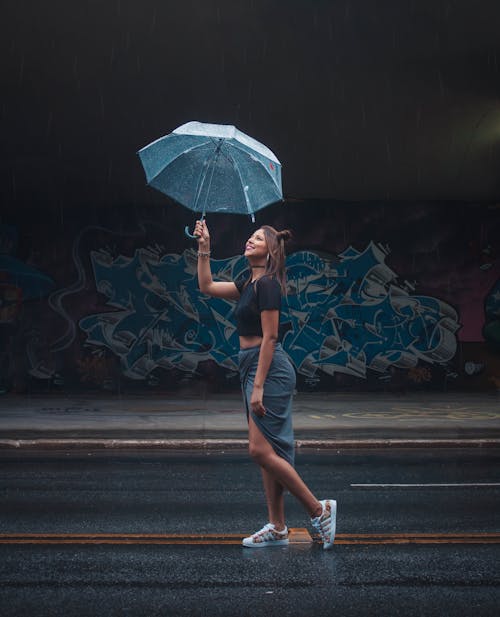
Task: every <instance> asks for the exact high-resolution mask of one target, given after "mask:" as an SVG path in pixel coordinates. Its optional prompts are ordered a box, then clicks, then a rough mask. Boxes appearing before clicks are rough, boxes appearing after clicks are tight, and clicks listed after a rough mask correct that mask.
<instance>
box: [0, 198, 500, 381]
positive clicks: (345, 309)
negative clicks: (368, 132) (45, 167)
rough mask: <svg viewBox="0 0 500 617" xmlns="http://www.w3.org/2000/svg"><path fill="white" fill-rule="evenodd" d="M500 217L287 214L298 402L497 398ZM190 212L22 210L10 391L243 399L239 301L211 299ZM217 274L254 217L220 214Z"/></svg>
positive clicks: (3, 356) (342, 210) (325, 209)
mask: <svg viewBox="0 0 500 617" xmlns="http://www.w3.org/2000/svg"><path fill="white" fill-rule="evenodd" d="M499 209H500V207H499V205H498V204H493V203H481V204H477V203H457V202H443V203H395V202H391V203H380V202H365V203H340V202H333V201H314V200H309V201H288V202H286V203H285V204H279V205H275V206H272V207H270V208H267V209H266V210H264V211H262V212H260V213H258V214H257V222H256V224H257V225H259V224H264V223H270V224H272V225H275V226H276V227H278V228H283V227H289V228H292V230H294V233H295V239H294V242H293V244H292V245H291V246H290V247H289V251H288V262H287V265H288V278H289V293H288V298H287V300H286V302H285V304H284V307H283V313H282V320H281V321H282V323H281V335H282V342H283V346H284V347H285V349H286V350H287V352H288V353H289V355H290V357H291V359H292V362H293V363H294V366H295V368H296V370H297V375H298V388H299V389H300V390H305V389H313V390H331V389H337V390H353V389H354V390H359V389H366V390H402V389H403V390H405V389H406V390H411V389H421V388H435V389H439V390H444V389H478V390H484V391H486V390H494V389H498V388H499V387H500V333H499V329H500V259H499V258H498V250H499V237H500V233H499V232H500V216H499ZM193 218H194V217H193V215H192V213H190V212H189V211H187V210H185V209H184V208H181V207H180V206H177V205H176V204H168V203H167V204H166V205H165V206H162V207H158V206H149V207H134V206H133V205H123V206H122V207H120V208H110V209H105V208H93V207H92V205H89V206H88V207H85V208H83V207H82V208H79V209H72V210H69V209H67V210H64V209H62V208H54V209H51V208H40V209H35V208H32V209H30V210H24V211H19V210H15V209H12V210H11V211H7V212H5V214H4V215H3V216H2V220H1V226H0V251H1V254H0V293H1V305H0V337H1V338H0V344H1V347H0V367H1V385H2V388H3V389H4V390H8V391H15V392H36V391H41V390H43V391H47V390H50V391H57V390H62V391H68V392H72V391H82V390H84V391H86V390H103V389H104V390H110V391H115V392H116V391H121V392H130V391H134V390H139V391H141V392H146V391H167V390H176V389H178V388H180V387H182V388H186V387H187V388H188V389H191V390H192V391H193V392H195V391H196V390H197V389H198V388H209V389H211V390H212V391H220V390H226V389H237V388H238V380H237V374H236V353H237V348H238V341H237V335H236V332H235V330H234V326H233V322H232V318H231V310H232V308H233V306H232V303H229V302H225V301H222V300H214V299H208V298H206V297H205V296H202V295H201V294H200V293H199V292H198V290H197V282H196V270H195V267H196V260H195V253H194V250H193V249H194V248H195V247H194V246H193V245H191V244H190V243H189V241H188V240H187V239H186V238H185V236H184V235H183V231H182V230H183V227H184V225H185V224H186V223H190V224H192V223H193ZM208 223H209V226H210V228H211V233H212V255H213V257H214V259H213V261H212V268H213V271H214V273H216V275H217V276H218V277H219V278H227V279H230V278H232V277H234V276H237V275H238V274H239V273H240V272H242V271H243V270H244V269H245V260H244V258H243V257H242V256H241V253H242V250H243V244H244V241H245V239H246V238H247V237H248V235H249V234H250V233H251V231H252V230H253V229H255V225H254V224H252V223H251V221H250V219H249V218H246V217H241V216H233V217H231V216H228V215H213V216H211V217H210V218H209V219H208Z"/></svg>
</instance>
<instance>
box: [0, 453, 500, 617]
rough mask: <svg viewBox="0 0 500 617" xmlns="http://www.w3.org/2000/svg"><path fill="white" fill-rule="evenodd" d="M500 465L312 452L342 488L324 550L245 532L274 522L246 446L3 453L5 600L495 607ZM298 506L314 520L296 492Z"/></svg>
mask: <svg viewBox="0 0 500 617" xmlns="http://www.w3.org/2000/svg"><path fill="white" fill-rule="evenodd" d="M499 463H500V452H498V451H496V450H493V449H488V450H479V449H474V450H463V451H459V450H446V451H418V452H415V451H410V452H409V451H405V452H395V451H391V452H387V451H382V450H379V451H372V452H366V451H364V452H362V453H360V452H358V453H357V452H352V451H344V452H336V453H326V452H321V453H313V454H304V453H301V454H299V455H298V458H297V468H298V470H299V472H300V473H301V475H302V476H303V478H304V479H305V480H306V482H307V483H308V484H309V485H310V487H311V488H312V490H313V491H314V492H315V493H316V494H317V496H318V497H319V498H325V497H334V498H336V499H337V500H338V504H339V515H338V543H337V544H336V545H335V547H334V549H333V550H332V551H331V552H325V551H323V550H322V548H321V546H319V545H318V544H316V543H313V542H302V543H299V544H292V545H291V546H289V547H287V548H273V549H260V550H256V549H254V550H252V549H243V548H242V547H241V546H240V545H239V539H238V535H246V534H247V533H251V532H253V531H255V530H256V529H258V528H260V527H261V526H262V525H263V524H264V523H265V522H266V520H265V505H264V500H263V496H262V492H261V487H260V475H259V473H258V471H257V470H256V468H255V467H254V465H253V464H252V463H251V462H250V461H249V460H248V458H247V456H246V455H244V454H243V455H240V454H235V453H214V452H212V453H193V452H183V453H172V452H170V453H169V452H163V453H161V452H138V453H134V452H128V453H123V452H122V453H120V452H102V451H101V452H78V453H65V452H59V453H58V452H52V453H49V452H44V453H36V452H31V453H19V452H18V453H16V452H3V453H1V454H0V470H1V472H0V497H1V504H2V505H1V517H0V521H1V522H0V542H5V543H0V555H1V559H0V586H1V600H0V607H1V610H2V614H3V615H31V614H36V615H102V614H106V615H228V616H229V615H232V616H237V615H252V616H255V615H257V616H258V615H266V616H267V617H269V616H270V615H274V614H280V615H312V614H315V615H334V614H335V615H399V614H405V615H496V614H497V607H498V605H499V601H500V574H499V569H498V558H499V556H500V544H499V542H500V537H499V531H500V525H499V524H498V521H499V516H498V511H499V505H500V474H499V469H500V465H499ZM287 512H288V521H287V522H288V525H289V526H290V527H294V528H297V529H302V528H308V520H307V516H305V515H304V513H303V512H302V509H301V507H300V506H299V504H297V503H296V502H295V500H294V499H293V498H292V497H291V496H287ZM9 534H13V535H15V536H16V538H17V540H16V538H13V537H12V535H11V536H9ZM37 534H38V535H37ZM47 534H57V536H58V537H57V538H52V539H49V542H51V543H49V544H45V543H44V544H40V543H37V542H40V541H42V537H41V536H44V537H46V536H47ZM68 534H69V535H70V537H69V539H68ZM75 534H79V535H80V539H81V536H82V535H83V538H84V539H85V541H86V542H89V543H86V544H79V543H77V542H78V540H77V538H76V537H75ZM99 534H100V535H99ZM186 534H194V535H195V536H197V537H196V538H194V539H193V538H191V539H189V538H186ZM207 534H211V536H210V537H209V538H208V543H207V544H199V543H194V544H193V543H192V542H199V541H200V539H204V540H205V541H206V540H207V538H206V537H204V536H206V535H207ZM103 536H106V538H107V539H108V542H110V543H107V544H103V543H102V542H103V541H104V540H103ZM139 536H141V537H142V538H143V539H142V540H141V538H140V537H139ZM144 536H148V538H147V539H144ZM151 536H153V537H151ZM179 536H181V541H182V542H183V543H182V544H172V543H171V542H172V541H173V540H172V539H173V538H177V539H179ZM214 536H215V537H214ZM23 537H24V541H23V540H22V538H23ZM26 537H28V542H29V543H25V542H26ZM110 538H111V539H110ZM130 538H132V540H133V541H134V542H135V543H129V542H130ZM182 538H184V540H182ZM217 538H219V540H217ZM228 539H229V540H231V541H234V542H235V543H233V544H224V543H223V542H224V541H227V540H228ZM68 541H69V542H70V543H69V544H67V543H66V542H68ZM146 542H147V543H146ZM395 542H396V543H395Z"/></svg>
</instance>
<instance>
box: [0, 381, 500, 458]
mask: <svg viewBox="0 0 500 617" xmlns="http://www.w3.org/2000/svg"><path fill="white" fill-rule="evenodd" d="M294 428H295V439H296V441H297V446H298V447H299V448H300V447H303V448H340V447H344V448H345V447H360V448H362V447H389V446H393V447H430V446H452V447H471V446H481V447H485V446H500V396H499V395H497V394H492V395H484V394H460V393H451V394H450V393H437V394H436V393H432V394H429V393H411V394H401V395H396V394H381V393H371V394H346V393H341V394H339V393H314V394H308V393H300V394H297V395H296V397H295V399H294ZM246 435H247V430H246V418H245V415H244V412H243V405H242V401H241V398H240V396H239V394H237V393H235V394H225V395H209V396H207V397H204V398H202V397H186V396H174V395H164V396H147V397H137V396H122V397H120V396H116V395H109V396H64V395H59V396H57V395H55V396H54V395H50V396H21V395H14V394H7V395H4V396H2V397H0V449H14V448H15V449H20V448H21V449H22V448H60V449H65V448H217V449H221V448H223V449H224V448H246V444H247V441H246Z"/></svg>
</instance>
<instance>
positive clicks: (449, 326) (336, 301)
mask: <svg viewBox="0 0 500 617" xmlns="http://www.w3.org/2000/svg"><path fill="white" fill-rule="evenodd" d="M387 254H388V250H387V248H384V247H382V246H380V245H375V244H374V243H370V244H369V245H368V247H367V248H366V249H365V250H364V251H363V252H359V251H357V250H356V249H354V248H352V247H349V248H348V249H347V250H346V251H344V252H343V253H342V254H341V255H340V256H339V260H338V261H337V262H333V261H332V260H329V259H326V258H323V257H321V256H319V255H318V254H316V253H313V252H309V251H301V252H297V253H294V254H292V255H290V256H289V257H288V258H287V277H288V284H289V288H288V294H287V297H286V299H285V301H284V306H283V311H282V314H281V327H282V330H283V332H284V334H283V339H282V342H283V347H284V348H285V350H286V351H287V352H288V354H289V356H290V358H291V360H292V362H293V363H294V365H295V368H296V370H297V372H298V373H300V374H302V375H304V376H306V377H314V376H315V375H316V373H317V372H318V371H323V372H324V373H327V374H330V375H333V374H334V373H335V372H343V373H347V374H350V375H355V376H359V377H365V376H366V371H367V369H371V370H373V371H376V372H378V373H384V372H385V371H386V370H387V369H388V368H389V367H391V366H396V367H401V368H411V367H414V366H416V365H417V363H418V361H419V360H422V361H425V362H428V363H446V362H447V361H449V360H450V359H451V358H452V357H453V356H454V355H455V351H456V337H455V332H456V330H457V329H458V327H459V324H458V322H457V314H456V312H455V311H454V309H453V308H452V307H451V306H449V305H448V304H446V303H444V302H442V301H441V300H438V299H436V298H431V297H428V296H417V295H411V294H410V291H412V290H413V287H412V285H411V284H410V283H408V282H407V281H405V283H404V284H402V285H401V284H398V282H397V275H396V274H395V273H394V272H393V271H391V270H390V269H389V268H388V267H387V266H386V264H385V257H386V255H387ZM91 261H92V266H93V270H94V276H95V281H96V286H97V289H98V291H99V292H101V293H102V294H104V295H105V296H106V298H107V305H108V306H109V307H110V310H109V312H104V313H100V314H97V315H90V316H87V317H85V318H83V319H82V320H81V321H80V327H81V328H82V330H83V331H84V332H86V334H87V341H86V342H87V344H89V345H92V346H97V347H107V348H108V349H110V350H112V351H113V353H115V354H117V355H118V356H119V357H120V359H121V363H122V367H123V371H124V373H125V375H126V376H128V377H131V378H133V379H145V378H146V376H147V375H148V374H149V373H150V372H151V371H153V370H154V369H156V368H165V369H169V368H174V367H175V368H178V369H180V370H183V371H189V372H193V371H195V370H196V368H197V365H198V363H199V362H202V361H204V360H213V361H215V362H216V363H217V364H218V365H220V366H222V367H224V368H226V369H227V370H228V371H234V370H236V368H237V353H238V336H237V332H236V329H235V326H234V321H233V319H232V311H233V310H234V302H232V301H229V300H223V299H220V298H209V297H207V296H205V295H203V294H201V293H200V292H199V290H198V286H197V277H196V255H195V252H194V251H192V250H187V251H185V252H184V253H183V254H182V255H173V254H170V255H163V256H161V255H160V254H159V253H158V252H155V251H153V250H151V249H139V250H137V251H136V253H135V255H134V257H131V258H129V257H124V256H120V257H118V258H116V259H113V258H112V257H111V256H110V255H109V254H108V253H106V252H105V251H100V252H93V253H92V254H91ZM246 269H247V263H246V260H245V259H244V257H242V256H236V257H233V258H230V259H225V260H214V261H212V271H213V273H214V278H216V279H217V280H223V281H231V280H234V279H235V278H237V277H239V276H240V275H241V274H243V273H244V272H245V271H246Z"/></svg>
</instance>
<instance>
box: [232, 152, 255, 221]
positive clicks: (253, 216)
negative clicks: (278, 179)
mask: <svg viewBox="0 0 500 617" xmlns="http://www.w3.org/2000/svg"><path fill="white" fill-rule="evenodd" d="M224 156H226V155H224ZM226 158H227V159H229V161H230V162H231V164H232V166H233V168H234V169H235V171H236V172H237V174H238V177H239V179H240V183H241V186H242V188H243V195H244V196H245V204H246V206H247V210H248V214H249V215H250V216H251V217H252V223H255V215H254V213H253V211H252V209H251V206H250V202H249V201H248V194H247V191H246V190H245V185H244V184H243V178H242V177H241V173H240V169H239V167H238V165H237V164H236V161H235V160H234V158H233V156H232V155H231V153H230V152H228V153H227V156H226Z"/></svg>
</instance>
